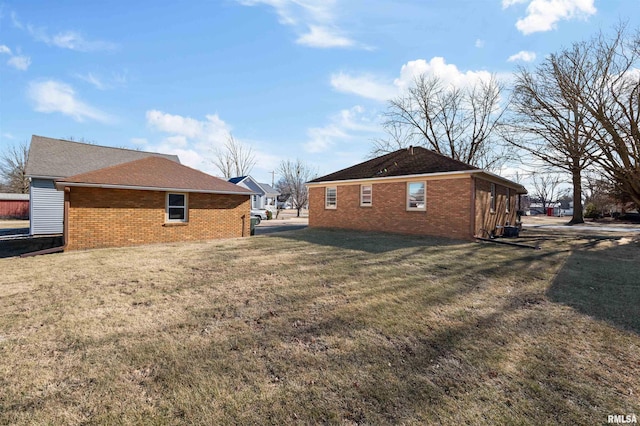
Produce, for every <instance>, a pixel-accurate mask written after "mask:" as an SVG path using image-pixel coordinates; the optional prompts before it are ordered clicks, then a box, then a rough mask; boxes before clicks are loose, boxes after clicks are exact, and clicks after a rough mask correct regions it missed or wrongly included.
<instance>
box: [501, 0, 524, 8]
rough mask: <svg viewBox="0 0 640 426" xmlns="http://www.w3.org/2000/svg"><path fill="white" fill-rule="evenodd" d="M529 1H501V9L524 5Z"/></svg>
mask: <svg viewBox="0 0 640 426" xmlns="http://www.w3.org/2000/svg"><path fill="white" fill-rule="evenodd" d="M527 1H530V0H502V8H503V9H506V8H507V7H509V6H513V5H514V4H521V3H526V2H527Z"/></svg>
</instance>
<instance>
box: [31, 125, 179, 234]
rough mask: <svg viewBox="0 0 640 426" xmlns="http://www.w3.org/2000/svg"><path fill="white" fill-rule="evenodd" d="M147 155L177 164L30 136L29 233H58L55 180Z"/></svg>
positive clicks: (126, 151)
mask: <svg viewBox="0 0 640 426" xmlns="http://www.w3.org/2000/svg"><path fill="white" fill-rule="evenodd" d="M150 156H159V157H163V158H166V159H169V160H171V161H174V162H176V163H180V160H179V159H178V157H177V156H176V155H165V154H158V153H154V152H144V151H135V150H131V149H121V148H112V147H108V146H99V145H90V144H86V143H79V142H72V141H66V140H62V139H52V138H46V137H42V136H35V135H34V136H32V138H31V145H30V147H29V158H28V160H27V167H26V175H27V176H28V177H30V178H31V188H30V193H29V194H30V197H31V204H30V218H31V228H30V234H31V235H48V234H62V231H63V206H64V197H63V194H62V192H60V191H56V188H55V184H54V182H55V180H56V179H62V178H66V177H69V176H73V175H77V174H81V173H87V172H90V171H93V170H98V169H101V168H104V167H109V166H114V165H117V164H122V163H126V162H129V161H134V160H139V159H142V158H146V157H150Z"/></svg>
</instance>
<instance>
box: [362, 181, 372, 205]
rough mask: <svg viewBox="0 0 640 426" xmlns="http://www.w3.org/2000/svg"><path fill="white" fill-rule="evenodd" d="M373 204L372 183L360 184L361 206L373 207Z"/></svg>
mask: <svg viewBox="0 0 640 426" xmlns="http://www.w3.org/2000/svg"><path fill="white" fill-rule="evenodd" d="M372 204H373V188H372V186H371V185H360V206H362V207H371V205H372Z"/></svg>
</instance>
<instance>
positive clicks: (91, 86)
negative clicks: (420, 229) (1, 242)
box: [0, 0, 640, 182]
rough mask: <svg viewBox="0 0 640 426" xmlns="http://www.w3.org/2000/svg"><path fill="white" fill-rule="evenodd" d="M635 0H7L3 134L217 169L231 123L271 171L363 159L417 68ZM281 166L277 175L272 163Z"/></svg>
mask: <svg viewBox="0 0 640 426" xmlns="http://www.w3.org/2000/svg"><path fill="white" fill-rule="evenodd" d="M639 11H640V0H443V1H441V0H422V1H421V0H396V1H377V0H369V1H365V0H345V1H340V0H333V1H332V0H323V1H320V0H218V1H215V0H214V1H197V0H193V1H189V2H163V1H157V0H154V1H146V0H138V1H128V2H125V1H107V0H105V1H101V2H88V1H70V0H59V1H56V2H51V1H37V0H32V1H27V2H25V1H7V2H4V3H0V144H1V145H2V147H6V146H9V145H12V144H15V143H19V142H23V141H28V140H29V139H30V138H31V135H32V134H38V135H42V136H49V137H55V138H67V137H73V138H76V139H82V138H83V139H86V140H90V141H93V142H95V143H97V144H100V145H109V146H117V147H128V148H140V149H143V150H151V151H160V152H165V153H175V154H178V155H179V156H180V158H181V160H182V162H183V163H185V164H187V165H190V166H192V167H195V168H198V169H201V170H204V171H206V172H209V173H212V174H217V171H216V169H215V167H214V166H213V164H212V163H211V158H212V156H213V153H212V149H213V148H214V147H216V146H220V145H221V144H222V143H224V140H225V137H226V135H227V134H228V132H232V133H233V135H234V137H235V138H236V139H237V140H239V141H241V142H243V143H245V144H248V145H251V146H252V148H253V150H254V151H255V152H256V154H257V160H258V162H257V164H256V166H255V167H254V170H253V172H252V175H254V176H255V177H256V178H257V179H258V180H260V181H264V182H271V174H270V173H269V172H270V171H272V170H275V169H276V168H277V165H278V163H279V162H280V161H281V160H285V159H295V158H300V159H302V160H304V161H306V162H307V163H309V164H311V165H313V166H314V167H316V168H317V170H318V172H319V173H320V174H326V173H330V172H333V171H335V170H338V169H341V168H344V167H347V166H350V165H353V164H355V163H357V162H360V161H363V160H365V159H366V158H367V156H368V154H369V151H370V150H371V147H372V142H371V140H372V139H374V138H377V137H382V136H383V133H382V132H381V128H380V122H381V114H382V113H383V112H384V111H385V109H386V99H388V98H390V97H394V96H397V95H399V94H401V93H402V91H403V90H404V89H405V88H406V87H407V85H408V84H409V83H410V81H411V79H412V78H413V76H414V75H416V74H418V73H433V74H437V75H440V76H443V77H444V78H446V79H448V80H449V81H451V82H453V83H455V84H466V83H468V82H471V81H473V80H474V79H477V78H486V76H488V75H490V74H495V75H497V76H498V77H499V78H503V79H508V78H509V76H510V75H511V73H512V72H513V71H514V70H515V68H516V67H517V66H518V65H525V66H535V65H536V63H538V62H539V61H540V60H542V59H543V58H544V57H545V56H546V55H548V54H549V53H552V52H554V51H556V50H558V49H560V48H561V47H562V46H568V45H570V44H571V43H572V42H574V41H578V40H581V39H584V38H587V37H589V36H591V35H593V34H594V33H596V32H597V31H598V30H600V29H603V30H605V31H608V30H610V29H611V28H612V27H613V26H614V25H616V24H617V23H619V22H620V21H621V20H623V21H627V20H628V21H629V25H630V26H631V27H632V28H638V27H639V25H638V20H639V18H638V12H639ZM276 179H277V176H276Z"/></svg>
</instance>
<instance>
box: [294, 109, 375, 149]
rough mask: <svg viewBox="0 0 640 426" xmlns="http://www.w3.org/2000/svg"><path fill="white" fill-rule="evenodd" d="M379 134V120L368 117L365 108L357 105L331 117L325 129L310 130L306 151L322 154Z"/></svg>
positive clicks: (305, 145) (305, 146) (315, 128)
mask: <svg viewBox="0 0 640 426" xmlns="http://www.w3.org/2000/svg"><path fill="white" fill-rule="evenodd" d="M379 132H380V127H379V125H378V124H377V120H375V119H373V118H371V117H370V116H368V115H367V114H366V111H365V109H364V108H362V107H361V106H359V105H356V106H354V107H352V108H350V109H344V110H342V111H340V112H339V113H338V114H336V115H334V116H332V117H330V119H329V123H328V124H327V125H325V126H324V127H313V128H310V129H309V130H308V131H307V134H308V136H309V140H308V141H307V142H306V143H305V144H304V149H305V151H307V152H310V153H320V152H324V151H327V150H329V149H330V148H332V147H334V146H335V145H336V144H338V143H340V144H345V143H349V142H350V141H354V140H362V139H363V138H365V139H366V138H367V137H370V136H373V135H374V134H377V133H379Z"/></svg>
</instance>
